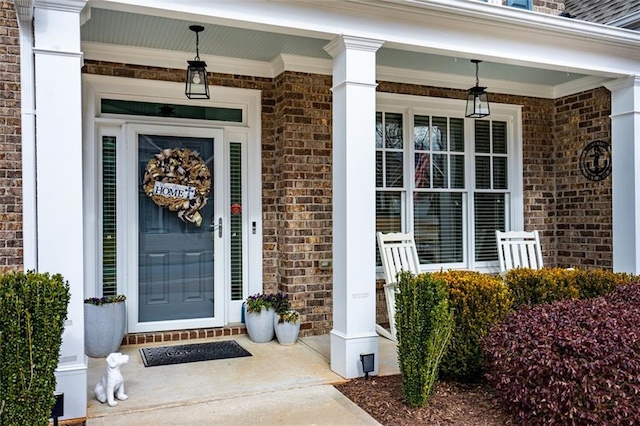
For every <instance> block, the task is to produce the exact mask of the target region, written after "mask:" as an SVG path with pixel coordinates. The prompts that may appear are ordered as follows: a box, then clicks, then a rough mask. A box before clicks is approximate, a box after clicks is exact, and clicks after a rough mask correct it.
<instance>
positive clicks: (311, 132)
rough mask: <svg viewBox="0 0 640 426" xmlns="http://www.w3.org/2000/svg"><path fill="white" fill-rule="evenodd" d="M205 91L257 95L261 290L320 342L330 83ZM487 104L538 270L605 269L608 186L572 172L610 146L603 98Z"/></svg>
mask: <svg viewBox="0 0 640 426" xmlns="http://www.w3.org/2000/svg"><path fill="white" fill-rule="evenodd" d="M83 71H84V72H86V73H91V74H102V75H115V76H126V77H131V78H146V79H157V80H165V81H182V79H183V78H184V75H183V74H184V72H183V71H182V70H169V69H161V68H150V67H138V66H130V65H123V64H112V63H102V62H93V61H86V64H85V68H84V70H83ZM210 83H211V84H212V85H221V86H230V87H241V88H249V89H259V90H261V91H262V115H261V120H262V180H263V248H264V253H263V258H264V262H263V280H264V288H265V291H267V292H274V291H283V292H285V293H287V294H289V295H290V298H291V300H292V305H293V307H294V308H295V309H297V310H299V311H300V313H301V315H302V322H303V325H302V329H301V336H309V335H319V334H326V333H328V332H329V331H330V330H331V327H332V311H331V309H332V299H331V294H332V274H331V270H324V269H321V268H320V267H319V261H320V260H321V259H330V258H331V257H332V247H331V244H332V236H331V234H332V222H331V209H332V206H331V196H332V188H331V186H332V182H331V177H332V172H331V155H332V153H331V151H332V147H331V128H332V122H331V91H330V87H331V77H330V76H324V75H314V74H305V73H297V72H285V73H283V74H281V75H280V76H278V77H276V78H275V79H266V78H253V77H246V76H238V75H226V74H211V75H210ZM378 83H379V86H378V91H381V92H389V93H402V94H410V95H418V96H431V97H442V98H455V99H465V95H466V92H465V91H463V90H453V89H445V88H436V87H426V86H418V85H409V84H400V83H389V82H384V81H381V82H378ZM490 96H491V97H490V101H491V102H497V103H505V104H516V105H522V106H523V110H522V126H523V171H524V173H523V184H524V204H525V229H528V230H530V229H538V230H540V231H541V233H542V245H543V248H544V253H543V255H544V258H545V259H544V260H545V263H546V265H548V266H554V265H559V266H570V265H571V266H588V265H593V266H602V267H610V266H611V217H610V214H609V215H608V216H606V215H603V217H604V219H602V218H600V217H599V216H597V215H596V214H595V213H596V212H599V211H609V212H610V210H611V191H610V178H609V179H608V181H605V182H603V183H601V184H598V185H593V184H592V183H588V182H585V181H586V179H584V178H583V177H582V175H581V173H580V170H579V165H578V159H579V154H580V151H581V149H582V147H583V146H584V144H585V142H587V141H591V140H592V139H593V138H601V139H604V140H608V141H609V142H610V137H609V133H610V130H609V129H610V122H609V118H608V114H609V110H608V109H609V105H610V99H609V96H608V91H607V90H605V89H597V90H594V91H591V92H586V93H583V94H579V95H574V96H569V97H566V98H563V99H558V100H556V101H554V100H548V99H540V98H531V97H522V96H513V95H503V94H493V93H492V94H490ZM554 176H556V177H557V179H554ZM605 188H606V189H605ZM574 207H575V208H574ZM607 209H608V210H607ZM576 210H580V212H581V213H583V214H584V216H583V217H581V218H580V220H581V221H580V222H578V221H576V220H575V216H572V214H573V215H575V214H577V213H575V211H576ZM566 212H568V216H565V215H566V214H567V213H566ZM571 212H574V213H571ZM587 212H590V213H587ZM556 218H557V219H558V220H557V221H556ZM572 221H573V222H572ZM585 221H591V223H590V224H588V223H587V222H585ZM574 222H575V223H574ZM556 224H557V225H556ZM585 244H588V245H589V246H588V247H587V248H586V247H585ZM580 253H584V256H582V257H580V256H579V255H580ZM377 300H378V304H377V322H378V323H382V324H384V323H385V322H386V306H385V302H384V295H383V293H382V283H381V282H378V284H377ZM135 339H136V341H137V339H138V337H136V338H135Z"/></svg>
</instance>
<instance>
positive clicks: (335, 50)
mask: <svg viewBox="0 0 640 426" xmlns="http://www.w3.org/2000/svg"><path fill="white" fill-rule="evenodd" d="M383 44H384V41H382V40H374V39H370V38H363V37H355V36H349V35H344V34H340V35H339V36H338V37H336V38H334V39H333V40H331V42H329V44H327V45H326V46H325V47H324V48H323V49H324V50H325V51H326V52H327V53H328V54H329V55H331V57H333V58H335V57H336V56H338V55H339V54H340V53H342V52H344V51H345V50H361V51H364V52H377V51H378V49H380V46H382V45H383Z"/></svg>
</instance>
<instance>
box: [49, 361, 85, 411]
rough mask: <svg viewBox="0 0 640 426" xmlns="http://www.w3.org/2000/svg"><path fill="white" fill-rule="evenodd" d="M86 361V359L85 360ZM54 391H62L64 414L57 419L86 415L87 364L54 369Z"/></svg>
mask: <svg viewBox="0 0 640 426" xmlns="http://www.w3.org/2000/svg"><path fill="white" fill-rule="evenodd" d="M85 361H86V360H85ZM56 391H58V392H63V393H64V416H62V417H60V418H59V420H71V419H84V418H85V417H87V364H86V362H85V364H84V365H83V364H75V365H73V366H71V367H64V368H60V367H59V368H58V369H57V370H56Z"/></svg>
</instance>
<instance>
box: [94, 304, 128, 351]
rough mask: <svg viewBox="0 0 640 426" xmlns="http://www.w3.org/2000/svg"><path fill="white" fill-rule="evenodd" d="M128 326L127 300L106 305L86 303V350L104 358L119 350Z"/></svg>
mask: <svg viewBox="0 0 640 426" xmlns="http://www.w3.org/2000/svg"><path fill="white" fill-rule="evenodd" d="M125 326H126V309H125V302H117V303H107V304H105V305H92V304H90V303H85V304H84V352H85V353H86V354H87V356H90V357H91V358H104V357H106V356H108V355H109V354H110V353H112V352H117V351H118V348H119V347H120V344H121V343H122V338H123V337H124V333H125Z"/></svg>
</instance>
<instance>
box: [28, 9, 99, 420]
mask: <svg viewBox="0 0 640 426" xmlns="http://www.w3.org/2000/svg"><path fill="white" fill-rule="evenodd" d="M85 4H86V0H36V1H35V2H34V6H35V9H34V39H35V46H34V49H33V50H34V52H35V80H36V87H35V103H36V175H37V183H36V191H37V224H38V225H37V227H38V232H37V235H38V250H37V251H38V269H39V271H40V272H50V273H60V274H62V276H63V277H64V278H65V279H66V280H67V281H69V285H70V287H71V301H70V302H69V315H68V320H67V324H66V326H65V331H64V334H63V342H62V348H61V350H60V359H59V362H58V369H57V370H56V378H57V390H58V391H60V392H64V417H63V419H74V418H84V417H86V413H87V363H86V360H85V355H84V315H83V310H84V308H83V297H84V284H83V275H84V268H83V225H82V224H83V214H82V89H81V76H80V73H81V67H82V53H81V51H80V12H81V10H82V9H83V8H84V6H85Z"/></svg>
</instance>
